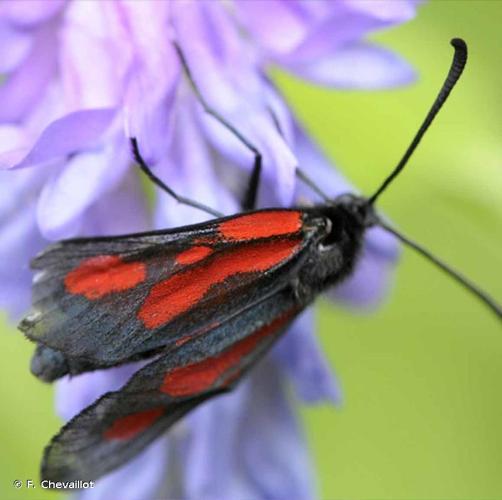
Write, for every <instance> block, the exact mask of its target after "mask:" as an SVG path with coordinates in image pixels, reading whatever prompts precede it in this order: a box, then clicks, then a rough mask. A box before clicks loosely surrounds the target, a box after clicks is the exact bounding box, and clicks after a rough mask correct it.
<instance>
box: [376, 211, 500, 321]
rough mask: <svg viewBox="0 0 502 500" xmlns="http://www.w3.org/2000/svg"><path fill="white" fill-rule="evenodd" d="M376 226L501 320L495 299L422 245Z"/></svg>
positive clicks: (387, 227) (382, 226) (382, 224)
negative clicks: (469, 294)
mask: <svg viewBox="0 0 502 500" xmlns="http://www.w3.org/2000/svg"><path fill="white" fill-rule="evenodd" d="M376 224H377V225H378V226H380V227H381V228H382V229H384V230H385V231H387V232H389V233H391V234H393V235H394V236H395V237H396V238H397V239H398V240H400V241H401V242H402V243H404V244H405V245H407V246H409V247H410V248H413V249H414V250H415V251H416V252H418V253H419V254H421V255H422V256H423V257H425V258H426V259H427V260H429V261H430V262H432V263H433V264H434V265H436V266H437V267H439V268H440V269H441V270H442V271H444V272H445V273H446V274H448V275H449V276H450V277H451V278H453V279H454V280H456V281H457V283H460V284H461V285H462V286H463V287H464V288H466V289H467V290H468V291H469V292H471V293H472V294H474V295H475V296H476V297H477V298H478V299H479V300H480V301H481V302H482V303H483V304H484V305H485V306H487V307H488V308H489V309H490V310H491V311H493V312H494V313H495V314H496V315H497V317H498V319H502V306H501V305H499V304H497V302H496V301H495V299H493V298H492V297H491V296H490V295H488V293H486V292H485V291H484V290H482V289H481V288H480V287H478V285H476V284H475V283H473V282H472V281H471V280H469V279H468V278H466V277H465V276H463V275H462V274H461V273H459V272H458V271H456V270H455V269H453V268H452V267H450V266H449V265H448V264H446V263H445V262H443V261H442V260H440V259H439V258H438V257H436V256H435V255H433V254H432V253H431V252H429V250H427V249H425V248H424V247H423V246H422V245H419V244H418V243H416V242H415V241H413V240H410V239H409V238H407V237H406V236H404V235H403V234H401V233H400V232H398V231H396V230H395V229H394V228H392V227H390V226H388V225H387V224H386V223H385V222H383V221H381V220H380V219H378V220H377V222H376Z"/></svg>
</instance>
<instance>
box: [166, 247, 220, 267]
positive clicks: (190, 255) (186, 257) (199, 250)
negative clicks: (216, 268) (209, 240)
mask: <svg viewBox="0 0 502 500" xmlns="http://www.w3.org/2000/svg"><path fill="white" fill-rule="evenodd" d="M212 253H213V249H212V248H209V247H204V246H195V247H192V248H189V249H188V250H185V251H183V252H181V253H179V254H178V255H177V256H176V259H175V260H176V262H177V263H178V264H181V265H183V266H186V265H187V264H193V263H195V262H198V261H199V260H202V259H204V258H206V257H207V256H208V255H210V254H212Z"/></svg>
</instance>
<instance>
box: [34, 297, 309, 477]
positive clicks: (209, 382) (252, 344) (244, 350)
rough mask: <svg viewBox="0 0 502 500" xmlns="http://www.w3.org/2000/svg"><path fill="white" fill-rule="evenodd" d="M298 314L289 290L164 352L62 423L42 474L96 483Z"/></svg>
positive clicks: (233, 377) (226, 380)
mask: <svg viewBox="0 0 502 500" xmlns="http://www.w3.org/2000/svg"><path fill="white" fill-rule="evenodd" d="M299 311H300V309H299V308H298V306H297V305H296V304H295V297H294V296H293V294H292V293H290V292H286V291H284V292H281V293H278V294H276V295H275V296H273V297H271V298H269V299H267V300H263V301H262V302H261V303H260V304H258V305H257V306H255V307H254V308H251V309H250V310H248V311H246V312H245V313H243V314H242V315H239V316H237V317H235V318H233V319H232V320H231V321H229V322H228V323H227V324H226V325H225V326H222V327H218V328H215V329H213V330H212V331H211V332H210V333H208V334H207V335H202V336H200V337H198V338H197V339H195V340H193V341H192V342H187V343H185V344H183V345H181V346H178V347H177V348H175V349H172V350H170V351H168V352H166V353H165V354H163V355H162V356H161V357H159V358H158V359H157V360H155V361H153V362H152V363H150V364H149V365H148V366H146V367H145V368H143V369H142V370H140V371H139V372H137V373H136V374H135V375H134V376H133V377H132V378H131V380H130V381H129V382H128V384H127V385H126V386H125V387H124V388H122V389H121V390H120V391H117V392H111V393H108V394H106V395H104V396H103V397H102V398H101V399H100V400H98V401H97V402H96V403H95V404H94V405H92V406H90V407H88V408H87V409H85V410H84V411H83V412H82V413H80V414H79V415H77V416H76V417H75V418H74V419H73V420H71V421H70V422H69V423H68V424H67V425H66V426H65V427H63V429H62V430H61V432H60V433H59V434H58V435H57V436H56V437H54V438H53V440H52V441H51V443H50V444H49V446H48V447H47V448H46V451H45V454H44V460H43V464H42V478H43V479H50V480H54V481H71V480H76V479H80V480H85V481H88V480H93V479H96V478H98V477H99V476H101V475H103V474H105V473H106V472H108V471H111V470H113V469H115V468H116V467H118V466H120V465H122V464H123V463H125V462H126V461H127V460H129V459H131V458H133V457H134V456H135V455H136V454H138V453H139V452H140V451H141V450H143V449H144V448H145V447H146V446H147V445H148V444H149V443H151V442H152V441H153V440H154V439H155V438H157V437H158V436H159V435H160V434H161V433H162V432H164V431H166V430H167V429H169V428H170V427H171V426H172V425H173V424H174V423H175V422H177V421H178V420H179V419H180V418H181V417H182V416H183V415H185V414H186V413H187V412H189V411H190V410H192V409H193V408H194V407H196V406H197V405H199V404H201V403H202V402H204V401H206V400H207V399H209V398H212V397H214V396H217V395H219V394H221V393H223V392H225V391H228V390H230V389H231V388H233V387H234V386H235V385H236V384H237V382H238V381H239V380H240V379H241V378H242V376H243V375H244V374H245V373H246V372H247V371H248V370H249V369H250V368H251V367H252V366H253V365H254V364H255V363H256V362H257V361H258V360H259V359H260V358H261V357H262V356H263V355H264V354H265V352H266V351H267V350H268V349H269V348H270V347H271V345H272V344H273V343H274V342H275V340H277V338H278V337H279V336H280V334H281V333H282V332H283V331H284V329H285V328H286V327H287V326H288V324H289V323H290V322H291V321H292V319H293V318H294V317H295V316H296V314H298V312H299Z"/></svg>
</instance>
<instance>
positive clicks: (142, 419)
mask: <svg viewBox="0 0 502 500" xmlns="http://www.w3.org/2000/svg"><path fill="white" fill-rule="evenodd" d="M163 413H164V408H162V407H159V408H152V409H151V410H145V411H140V412H138V413H132V414H131V415H127V416H125V417H120V418H117V419H116V420H115V421H114V422H113V424H112V425H111V426H110V427H109V428H108V429H107V430H106V431H105V432H104V434H103V436H104V437H105V439H130V438H132V437H134V436H135V435H136V434H139V433H140V432H142V431H144V430H145V429H148V427H150V425H152V424H153V423H154V422H155V421H156V420H157V419H158V418H159V417H160V416H161V415H162V414H163Z"/></svg>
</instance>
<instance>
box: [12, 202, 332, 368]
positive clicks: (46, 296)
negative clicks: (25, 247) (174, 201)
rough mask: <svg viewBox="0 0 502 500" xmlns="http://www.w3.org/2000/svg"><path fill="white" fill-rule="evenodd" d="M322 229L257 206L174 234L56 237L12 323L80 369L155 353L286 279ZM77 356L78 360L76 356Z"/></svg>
mask: <svg viewBox="0 0 502 500" xmlns="http://www.w3.org/2000/svg"><path fill="white" fill-rule="evenodd" d="M324 231H325V224H324V221H323V220H322V219H313V218H312V217H310V218H309V219H308V220H306V215H305V214H304V213H302V212H301V211H299V210H263V211H258V212H254V213H248V214H244V215H237V216H233V217H228V218H224V219H217V220H214V221H210V222H208V223H205V224H199V225H195V226H187V227H186V228H181V229H176V230H173V231H164V232H156V233H149V234H142V235H129V236H123V237H115V238H98V239H78V240H70V241H66V242H62V243H60V244H58V245H56V246H54V247H52V248H51V249H49V250H48V251H46V252H44V253H43V254H42V255H41V256H40V257H38V258H37V259H35V261H34V262H33V267H34V268H35V269H36V270H38V274H37V275H36V276H35V280H34V288H33V291H34V299H33V301H34V303H33V311H32V313H31V314H30V315H29V316H28V317H27V318H25V319H24V320H23V322H22V323H21V325H20V328H21V329H22V330H23V331H24V332H25V333H26V335H27V336H28V337H29V338H30V339H32V340H34V341H36V342H39V343H41V344H43V345H45V346H48V347H50V348H52V349H55V350H56V351H59V352H60V353H62V355H63V356H64V357H65V358H66V359H67V360H68V363H67V364H68V366H78V367H83V369H85V370H89V369H93V368H97V367H106V366H113V365H116V364H120V363H124V362H127V361H131V360H134V359H139V358H142V357H145V356H147V355H151V354H154V353H156V352H159V350H161V349H163V348H165V347H166V346H169V345H176V344H177V343H178V344H179V343H180V342H184V341H185V340H186V339H189V338H193V337H195V336H197V335H199V334H200V333H203V332H204V331H207V330H209V329H212V328H214V327H215V326H217V325H220V324H223V323H225V322H226V321H227V320H228V318H229V317H232V316H234V315H236V314H239V312H240V311H242V310H245V309H247V308H249V307H250V306H252V305H253V304H255V303H257V302H259V301H261V300H262V299H263V297H265V296H270V295H272V294H274V293H275V292H276V291H277V290H279V289H282V288H284V287H285V286H287V285H288V283H290V281H291V278H292V274H294V272H295V269H297V268H298V266H299V265H301V261H302V259H303V258H304V257H305V255H306V253H307V252H306V250H307V249H308V248H309V246H310V245H311V244H313V242H315V241H316V240H317V239H318V238H319V237H320V236H321V235H322V234H323V233H324ZM77 361H78V362H77Z"/></svg>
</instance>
